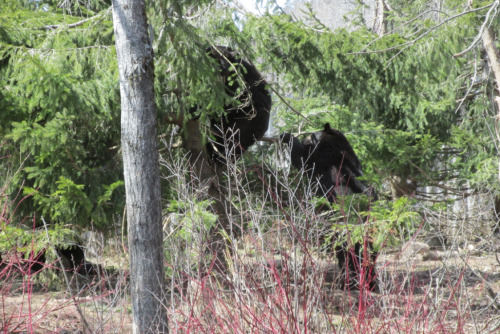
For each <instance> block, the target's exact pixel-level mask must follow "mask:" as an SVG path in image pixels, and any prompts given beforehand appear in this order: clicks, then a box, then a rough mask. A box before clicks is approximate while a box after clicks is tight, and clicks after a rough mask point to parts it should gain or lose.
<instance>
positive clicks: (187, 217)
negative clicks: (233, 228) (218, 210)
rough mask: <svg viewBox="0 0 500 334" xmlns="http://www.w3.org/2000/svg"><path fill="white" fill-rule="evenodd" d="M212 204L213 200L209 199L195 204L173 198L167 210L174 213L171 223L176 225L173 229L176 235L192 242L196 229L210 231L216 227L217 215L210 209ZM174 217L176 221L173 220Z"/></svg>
mask: <svg viewBox="0 0 500 334" xmlns="http://www.w3.org/2000/svg"><path fill="white" fill-rule="evenodd" d="M210 205H212V202H211V201H208V200H205V201H200V202H197V203H195V204H192V203H185V202H179V201H176V200H171V201H170V203H169V207H168V210H167V211H168V212H172V213H174V214H170V217H171V224H175V225H176V226H175V227H174V229H173V230H174V231H175V237H177V238H180V239H182V240H184V241H186V242H192V241H193V236H194V235H196V234H195V233H194V231H197V230H199V229H200V228H202V229H205V230H207V231H208V230H210V229H211V228H213V227H215V225H216V222H217V216H216V215H215V214H213V213H211V212H210V211H209V207H210ZM173 219H174V220H175V222H173V221H172V220H173ZM172 236H173V235H170V236H169V237H172Z"/></svg>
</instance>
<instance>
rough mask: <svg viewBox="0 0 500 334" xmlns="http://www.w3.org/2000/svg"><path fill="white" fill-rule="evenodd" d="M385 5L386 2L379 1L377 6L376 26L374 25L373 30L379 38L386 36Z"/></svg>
mask: <svg viewBox="0 0 500 334" xmlns="http://www.w3.org/2000/svg"><path fill="white" fill-rule="evenodd" d="M385 24H386V22H385V4H384V0H377V3H376V5H375V24H374V25H373V30H374V31H375V33H376V34H378V35H379V36H383V35H384V34H385Z"/></svg>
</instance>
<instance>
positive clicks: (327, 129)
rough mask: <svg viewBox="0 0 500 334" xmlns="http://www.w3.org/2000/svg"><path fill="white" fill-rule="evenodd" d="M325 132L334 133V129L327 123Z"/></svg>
mask: <svg viewBox="0 0 500 334" xmlns="http://www.w3.org/2000/svg"><path fill="white" fill-rule="evenodd" d="M323 131H326V132H328V131H332V128H331V127H330V123H326V124H325V128H324V130H323Z"/></svg>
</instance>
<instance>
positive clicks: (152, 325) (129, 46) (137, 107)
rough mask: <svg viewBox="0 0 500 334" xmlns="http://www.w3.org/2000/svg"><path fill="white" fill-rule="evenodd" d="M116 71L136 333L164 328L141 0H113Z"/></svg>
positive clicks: (150, 75)
mask: <svg viewBox="0 0 500 334" xmlns="http://www.w3.org/2000/svg"><path fill="white" fill-rule="evenodd" d="M113 24H114V32H115V43H116V53H117V57H118V69H119V73H120V95H121V108H122V111H121V131H122V132H121V142H122V153H123V173H124V179H125V190H126V201H127V222H128V240H129V253H130V287H131V296H132V319H133V331H134V333H166V332H168V325H167V317H166V310H165V304H164V303H163V301H164V298H163V295H162V288H163V286H164V267H163V257H164V256H163V237H162V236H163V234H162V215H161V195H160V174H159V162H158V159H159V157H158V149H157V141H156V106H155V96H154V62H153V48H152V41H151V39H150V37H149V34H148V24H147V19H146V8H145V3H144V1H142V0H113Z"/></svg>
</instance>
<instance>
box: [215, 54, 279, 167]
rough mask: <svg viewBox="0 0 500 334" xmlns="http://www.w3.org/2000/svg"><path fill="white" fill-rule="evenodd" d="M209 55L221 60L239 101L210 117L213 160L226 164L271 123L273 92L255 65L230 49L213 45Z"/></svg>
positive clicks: (224, 75)
mask: <svg viewBox="0 0 500 334" xmlns="http://www.w3.org/2000/svg"><path fill="white" fill-rule="evenodd" d="M208 54H209V55H210V56H211V57H212V58H214V59H216V60H217V61H218V63H219V66H220V75H221V77H222V79H223V82H224V85H225V87H226V93H227V94H228V95H230V96H232V97H234V98H235V99H236V100H237V101H238V103H237V104H236V105H226V106H225V107H224V114H223V115H221V117H219V118H217V119H215V118H213V119H211V133H212V136H213V137H214V139H213V140H212V141H210V142H209V143H208V144H207V151H208V154H209V156H210V157H211V159H212V161H215V162H217V163H219V164H224V163H225V162H226V161H227V158H228V157H234V158H238V157H239V156H240V155H241V154H243V152H245V151H246V150H247V149H248V148H249V147H250V146H251V145H253V144H254V143H255V142H256V141H257V140H258V139H259V138H260V137H262V136H264V134H265V133H266V131H267V128H268V126H269V116H270V111H271V94H270V93H269V91H268V90H267V88H266V85H267V82H266V81H265V80H264V78H263V77H262V75H261V74H260V73H259V71H257V69H256V68H255V66H253V65H252V64H251V63H250V62H248V61H247V60H244V59H241V58H240V57H239V55H238V53H237V52H235V51H233V50H232V49H231V48H229V47H224V46H213V47H210V48H209V49H208ZM242 85H244V87H242Z"/></svg>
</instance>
